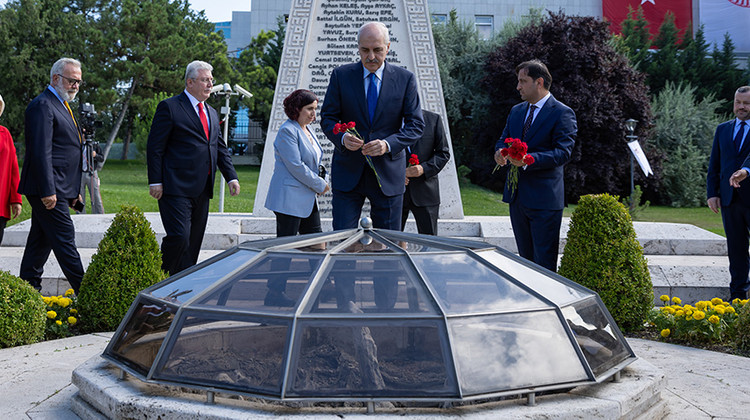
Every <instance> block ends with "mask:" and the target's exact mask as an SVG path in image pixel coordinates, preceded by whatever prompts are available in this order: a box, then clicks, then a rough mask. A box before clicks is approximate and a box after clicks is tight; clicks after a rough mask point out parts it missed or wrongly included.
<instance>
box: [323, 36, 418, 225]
mask: <svg viewBox="0 0 750 420" xmlns="http://www.w3.org/2000/svg"><path fill="white" fill-rule="evenodd" d="M358 46H359V56H360V59H361V61H359V62H357V63H351V64H346V65H343V66H341V67H338V68H336V69H334V70H333V72H332V73H331V80H330V82H329V84H328V90H327V91H326V96H325V99H324V101H323V106H322V108H321V111H320V115H321V122H320V125H321V128H322V129H323V131H324V132H325V134H326V136H327V137H328V139H329V140H330V141H331V143H333V145H334V147H335V149H334V151H333V159H332V162H331V184H332V185H331V189H332V191H333V200H332V205H333V228H334V229H335V230H339V229H349V228H355V227H357V222H358V221H359V217H360V213H361V211H362V205H363V204H364V201H365V198H367V199H369V200H370V206H371V212H370V214H371V216H372V222H373V226H374V227H376V228H384V229H392V230H399V229H400V227H401V205H402V200H403V194H404V189H405V188H404V179H405V170H406V149H407V147H409V146H412V145H413V144H414V143H415V142H416V141H417V140H418V139H419V137H420V136H421V135H422V128H423V127H424V121H423V120H422V110H421V109H420V106H419V95H418V94H417V81H416V78H415V77H414V74H412V73H411V72H410V71H408V70H406V69H404V68H401V67H399V66H395V65H392V64H389V63H388V62H386V61H385V57H386V54H388V49H389V48H390V38H389V34H388V28H387V27H386V26H385V25H384V24H382V23H380V22H369V23H365V24H364V25H362V27H360V29H359V35H358ZM352 121H353V122H354V123H355V125H356V129H357V131H358V132H359V133H360V134H361V135H362V137H363V138H362V139H359V138H357V137H356V136H354V135H352V134H350V133H340V132H338V130H336V131H337V132H336V133H334V128H335V126H336V124H339V123H349V122H352ZM366 156H368V157H370V159H371V160H372V163H373V165H374V168H375V169H374V170H373V169H371V168H370V166H369V164H368V162H367V160H366ZM376 172H377V176H376ZM378 178H379V179H378Z"/></svg>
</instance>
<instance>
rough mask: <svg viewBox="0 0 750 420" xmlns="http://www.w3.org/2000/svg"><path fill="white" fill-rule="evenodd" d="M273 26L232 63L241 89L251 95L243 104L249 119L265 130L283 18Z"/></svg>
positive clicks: (277, 61)
mask: <svg viewBox="0 0 750 420" xmlns="http://www.w3.org/2000/svg"><path fill="white" fill-rule="evenodd" d="M276 25H277V27H276V30H275V31H260V33H259V34H258V35H257V36H256V37H255V38H253V39H252V40H251V41H250V44H248V45H247V47H245V49H243V50H242V52H241V53H240V56H239V57H238V58H236V59H233V60H232V66H233V67H234V69H235V70H236V72H237V79H238V80H239V83H240V85H241V86H242V87H243V88H245V89H247V90H249V91H250V93H252V94H253V97H252V98H249V99H244V100H243V102H242V103H243V104H244V105H245V106H247V113H248V117H249V118H250V119H252V120H255V121H260V122H261V124H262V127H263V128H264V129H265V128H266V127H268V122H269V120H270V118H271V108H272V106H273V95H274V92H275V90H276V77H277V76H278V74H279V66H280V65H281V51H282V49H283V48H284V37H285V36H286V31H285V26H284V20H283V17H280V18H278V19H277V21H276Z"/></svg>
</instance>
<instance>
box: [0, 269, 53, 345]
mask: <svg viewBox="0 0 750 420" xmlns="http://www.w3.org/2000/svg"><path fill="white" fill-rule="evenodd" d="M46 306H47V305H45V304H44V301H43V300H42V295H40V294H39V292H37V291H36V289H34V288H33V287H32V286H31V285H30V284H29V283H28V282H27V281H25V280H21V279H20V278H18V277H16V276H14V275H12V274H10V273H9V272H7V271H0V348H5V347H14V346H22V345H25V344H32V343H36V342H37V341H41V340H42V339H44V326H45V316H46V311H45V308H46Z"/></svg>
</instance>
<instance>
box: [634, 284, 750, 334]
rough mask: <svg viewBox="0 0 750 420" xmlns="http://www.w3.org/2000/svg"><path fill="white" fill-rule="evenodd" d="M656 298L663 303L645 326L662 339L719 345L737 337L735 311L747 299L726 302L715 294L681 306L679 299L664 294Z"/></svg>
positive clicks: (737, 310) (655, 309) (650, 315)
mask: <svg viewBox="0 0 750 420" xmlns="http://www.w3.org/2000/svg"><path fill="white" fill-rule="evenodd" d="M659 300H660V301H661V302H663V306H661V307H658V308H654V309H653V310H652V311H651V312H650V313H649V319H648V324H647V325H649V326H652V327H654V328H656V331H659V334H660V336H661V337H662V339H665V340H667V341H672V342H677V343H721V344H731V341H732V340H733V338H734V337H735V336H737V330H736V327H735V325H736V324H737V320H738V319H739V317H740V316H741V315H740V311H739V310H740V308H742V307H743V306H744V305H746V304H747V302H748V301H747V299H734V300H732V302H731V303H730V302H725V301H724V300H723V299H721V298H719V297H715V298H713V299H711V300H701V301H698V302H695V303H693V304H692V305H691V304H689V303H686V304H685V305H681V304H682V300H681V299H680V298H678V297H676V296H673V297H669V296H667V295H662V296H660V297H659ZM745 312H746V311H745ZM743 313H744V312H743ZM742 316H747V315H742Z"/></svg>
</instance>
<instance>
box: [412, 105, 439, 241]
mask: <svg viewBox="0 0 750 420" xmlns="http://www.w3.org/2000/svg"><path fill="white" fill-rule="evenodd" d="M422 114H423V116H424V131H423V133H422V138H421V139H419V141H417V143H416V144H415V145H414V146H412V147H411V148H410V149H409V155H410V156H411V155H415V156H416V162H415V164H413V165H412V164H410V165H409V166H408V167H407V168H406V192H405V193H404V208H403V211H402V212H401V230H404V226H405V225H406V219H407V218H408V217H409V211H411V213H412V214H413V215H414V220H415V221H416V222H417V231H418V232H419V233H423V234H425V235H437V221H438V210H439V207H440V184H439V182H438V173H439V172H440V171H441V170H442V169H443V167H444V166H445V164H446V163H448V160H449V159H450V157H451V154H450V150H449V148H448V139H447V138H446V136H445V127H443V121H442V119H441V118H440V115H438V114H436V113H434V112H431V111H427V110H422ZM410 156H407V158H408V159H410Z"/></svg>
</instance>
